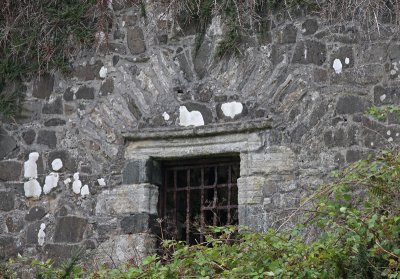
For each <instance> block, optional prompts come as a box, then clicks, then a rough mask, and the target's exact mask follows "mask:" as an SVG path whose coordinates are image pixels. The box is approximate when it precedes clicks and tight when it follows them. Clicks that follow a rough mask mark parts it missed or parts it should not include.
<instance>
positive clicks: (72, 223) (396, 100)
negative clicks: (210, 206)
mask: <svg viewBox="0 0 400 279" xmlns="http://www.w3.org/2000/svg"><path fill="white" fill-rule="evenodd" d="M164 11H165V7H162V6H160V5H159V4H158V3H157V1H155V2H154V3H153V2H151V1H147V2H146V12H147V15H146V17H145V18H144V17H142V16H141V15H140V12H139V9H136V8H125V7H121V6H118V7H117V6H114V10H113V12H112V14H113V25H112V31H111V32H110V35H109V38H108V42H107V45H102V46H100V47H97V48H94V49H93V50H90V51H84V52H82V53H81V55H80V57H79V58H78V59H77V60H74V61H71V70H72V71H71V73H70V74H68V75H62V74H60V73H53V74H51V75H44V76H41V77H37V78H34V79H32V80H28V81H26V82H25V83H24V86H26V88H27V90H26V99H25V101H24V104H23V111H22V113H21V115H19V116H18V117H16V118H15V119H14V118H13V119H5V118H3V119H2V120H1V128H0V257H5V258H7V257H9V256H12V255H16V253H24V254H28V255H29V254H31V255H39V256H40V257H43V258H45V257H53V258H55V259H58V260H62V259H65V258H68V257H69V256H71V254H72V253H74V251H76V250H77V249H78V248H81V249H84V250H87V251H91V250H93V251H94V254H95V256H96V257H95V259H97V262H101V261H108V259H109V256H110V255H111V256H112V257H114V258H115V259H116V260H117V261H123V260H130V259H134V260H139V259H140V258H141V257H142V256H143V255H145V254H147V253H150V252H152V250H151V249H152V248H153V247H154V244H155V238H154V236H153V234H152V232H153V229H154V228H153V225H154V219H156V217H157V214H156V213H157V212H156V207H155V206H156V203H157V195H158V187H157V185H158V184H157V183H153V182H152V181H147V180H148V177H149V176H148V173H147V172H148V168H147V167H148V165H147V163H145V162H146V161H140V160H141V158H138V157H140V156H139V155H140V154H139V155H138V154H136V156H135V152H136V151H135V150H137V148H138V147H140V146H141V145H140V144H142V143H143V142H146V145H147V144H150V145H151V146H152V145H157V144H161V143H162V142H163V140H162V139H165V138H169V137H170V138H183V139H187V141H186V142H187V144H186V146H185V145H183V146H181V148H183V149H185V148H187V147H192V148H193V149H190V148H189V149H188V148H187V149H185V150H187V152H186V153H179V156H185V157H186V156H192V155H194V153H192V152H191V151H193V150H196V149H195V148H194V147H193V142H195V141H196V140H198V138H204V136H205V135H206V137H207V136H209V139H213V137H212V135H213V134H218V133H220V134H232V135H233V136H237V137H243V135H246V134H247V133H253V132H254V130H257V135H258V136H259V137H260V139H262V140H261V142H260V145H259V146H258V148H257V149H255V150H251V152H247V151H246V150H244V151H243V150H239V152H241V178H240V179H239V184H240V187H241V188H240V189H241V190H240V194H239V203H240V205H242V207H241V209H240V214H239V215H240V216H239V219H240V222H241V223H244V224H248V225H250V226H252V227H254V228H256V229H259V230H266V229H267V228H268V227H270V226H277V225H279V220H280V217H282V216H284V214H285V212H287V211H285V209H287V208H293V207H295V206H296V205H297V204H298V202H299V199H300V198H302V197H304V196H307V195H309V194H310V193H311V192H312V191H313V190H314V189H315V188H316V187H317V186H318V185H319V184H320V183H322V182H323V181H325V180H326V176H327V174H328V173H329V171H330V170H332V169H334V168H337V167H341V166H344V165H345V164H347V163H351V162H354V161H356V160H358V159H360V158H363V157H365V156H367V154H369V153H370V152H373V151H374V150H376V149H378V148H382V147H390V146H395V145H397V144H398V143H399V139H400V136H399V133H400V126H399V124H400V121H399V119H398V118H397V117H396V115H394V114H389V115H388V117H387V118H386V119H385V120H383V121H375V120H373V119H372V118H369V117H366V116H365V115H364V111H365V109H366V108H368V107H369V106H371V105H387V104H394V105H399V104H400V91H399V90H398V85H399V81H400V77H399V69H398V65H399V63H400V40H399V38H398V35H397V34H396V32H395V29H394V28H392V27H391V26H381V27H380V33H379V34H378V33H368V32H366V31H365V30H363V29H362V28H361V27H360V26H358V25H354V24H327V23H326V22H323V21H322V20H321V19H320V18H316V17H301V16H298V17H297V18H296V19H294V20H289V19H283V18H281V19H274V20H272V21H271V22H270V24H268V26H269V27H268V29H267V30H263V32H260V33H257V32H254V31H253V32H250V33H249V34H247V35H246V37H245V40H244V42H243V45H242V56H240V57H234V56H227V57H223V58H222V59H217V58H215V56H214V53H215V52H216V48H217V46H218V42H219V41H220V40H221V39H222V38H223V35H224V32H225V27H224V25H223V23H222V21H221V19H220V18H219V17H215V18H214V19H213V20H212V22H211V25H210V26H209V28H208V29H207V32H206V34H205V36H204V40H203V42H202V44H201V45H200V48H199V49H198V50H197V51H196V47H195V45H196V44H195V37H196V34H195V32H194V30H195V28H194V26H193V24H187V23H186V24H183V23H181V25H179V24H178V22H176V21H173V20H171V18H169V17H168V15H167V14H165V13H164ZM6 90H7V89H6ZM267 122H268V123H271V124H270V125H268V127H267V126H262V125H261V126H260V125H258V126H257V125H255V124H254V123H267ZM193 125H194V126H195V127H196V128H193ZM246 125H247V126H246ZM186 126H188V127H186ZM243 127H247V128H246V129H244V128H243ZM237 130H241V131H242V132H241V136H238V135H236V131H237ZM171 131H172V132H171ZM167 142H168V141H167ZM167 142H164V143H165V144H167ZM240 142H244V140H242V141H238V142H237V141H235V140H232V141H231V142H230V143H231V144H232V146H233V147H232V148H234V146H236V145H235V144H237V146H239V145H240ZM202 144H204V141H200V143H199V146H200V147H201V145H202ZM126 147H127V148H126ZM232 148H229V147H227V149H218V148H216V149H215V150H214V151H215V152H217V153H221V152H223V151H224V150H226V151H227V152H228V151H229V150H231V149H232ZM203 150H204V154H203V155H208V154H210V155H211V154H212V153H213V149H207V148H206V147H203ZM164 151H165V150H163V149H160V154H163V156H164V157H168V156H167V155H165V154H164V153H163V152H164ZM31 152H38V153H39V155H40V156H39V158H38V161H37V169H38V179H37V180H38V182H39V184H40V185H41V186H43V185H44V184H45V178H46V176H48V175H49V174H50V173H51V172H54V171H53V170H52V168H51V163H52V162H53V160H54V159H56V158H59V159H61V161H62V162H63V167H62V168H61V169H60V170H59V171H57V172H56V173H58V176H59V181H58V184H57V185H58V186H57V187H56V188H54V189H52V190H51V191H50V193H48V194H46V195H44V194H42V195H41V196H40V197H39V198H26V197H25V192H24V183H25V182H26V181H27V180H28V179H27V178H24V170H23V169H24V167H23V165H24V162H25V161H27V160H28V156H29V154H30V153H31ZM196 152H197V151H196ZM197 155H198V153H197ZM151 156H154V155H151ZM169 156H171V157H173V156H174V154H173V153H171V154H170V155H169ZM155 162H156V161H155ZM76 172H79V175H80V180H81V182H82V185H88V188H89V192H90V194H89V195H87V196H82V195H80V194H75V193H74V192H73V190H72V181H73V174H74V173H76ZM68 178H69V179H70V180H71V182H69V183H68ZM99 179H100V180H99ZM101 179H103V180H104V183H103V180H101ZM64 181H65V182H64ZM41 224H45V226H46V227H45V229H44V231H43V232H44V233H45V236H44V243H43V245H39V242H38V234H39V230H40V227H41Z"/></svg>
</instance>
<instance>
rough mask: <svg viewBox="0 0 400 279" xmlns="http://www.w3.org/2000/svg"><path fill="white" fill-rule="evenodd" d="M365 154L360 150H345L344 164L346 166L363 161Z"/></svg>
mask: <svg viewBox="0 0 400 279" xmlns="http://www.w3.org/2000/svg"><path fill="white" fill-rule="evenodd" d="M365 158H366V154H365V153H364V152H363V151H360V150H351V149H350V150H347V152H346V162H347V163H348V164H350V163H353V162H356V161H359V160H361V159H365Z"/></svg>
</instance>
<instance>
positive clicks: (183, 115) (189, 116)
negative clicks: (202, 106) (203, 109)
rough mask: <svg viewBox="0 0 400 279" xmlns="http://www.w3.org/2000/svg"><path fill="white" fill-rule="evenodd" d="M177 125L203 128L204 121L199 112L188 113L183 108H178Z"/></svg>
mask: <svg viewBox="0 0 400 279" xmlns="http://www.w3.org/2000/svg"><path fill="white" fill-rule="evenodd" d="M179 125H181V126H185V127H187V126H203V125H204V120H203V116H202V115H201V113H200V111H197V110H194V111H188V109H187V108H186V107H185V106H180V107H179Z"/></svg>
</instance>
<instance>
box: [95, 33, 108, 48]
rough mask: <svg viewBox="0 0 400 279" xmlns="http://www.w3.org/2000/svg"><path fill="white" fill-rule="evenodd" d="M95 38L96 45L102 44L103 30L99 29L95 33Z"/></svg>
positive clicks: (104, 36) (104, 39)
mask: <svg viewBox="0 0 400 279" xmlns="http://www.w3.org/2000/svg"><path fill="white" fill-rule="evenodd" d="M95 37H96V40H97V45H99V46H100V45H102V44H103V43H104V42H105V41H106V34H105V33H104V32H103V31H99V32H97V33H96V35H95Z"/></svg>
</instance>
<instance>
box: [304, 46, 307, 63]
mask: <svg viewBox="0 0 400 279" xmlns="http://www.w3.org/2000/svg"><path fill="white" fill-rule="evenodd" d="M304 60H307V48H306V47H305V48H304Z"/></svg>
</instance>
